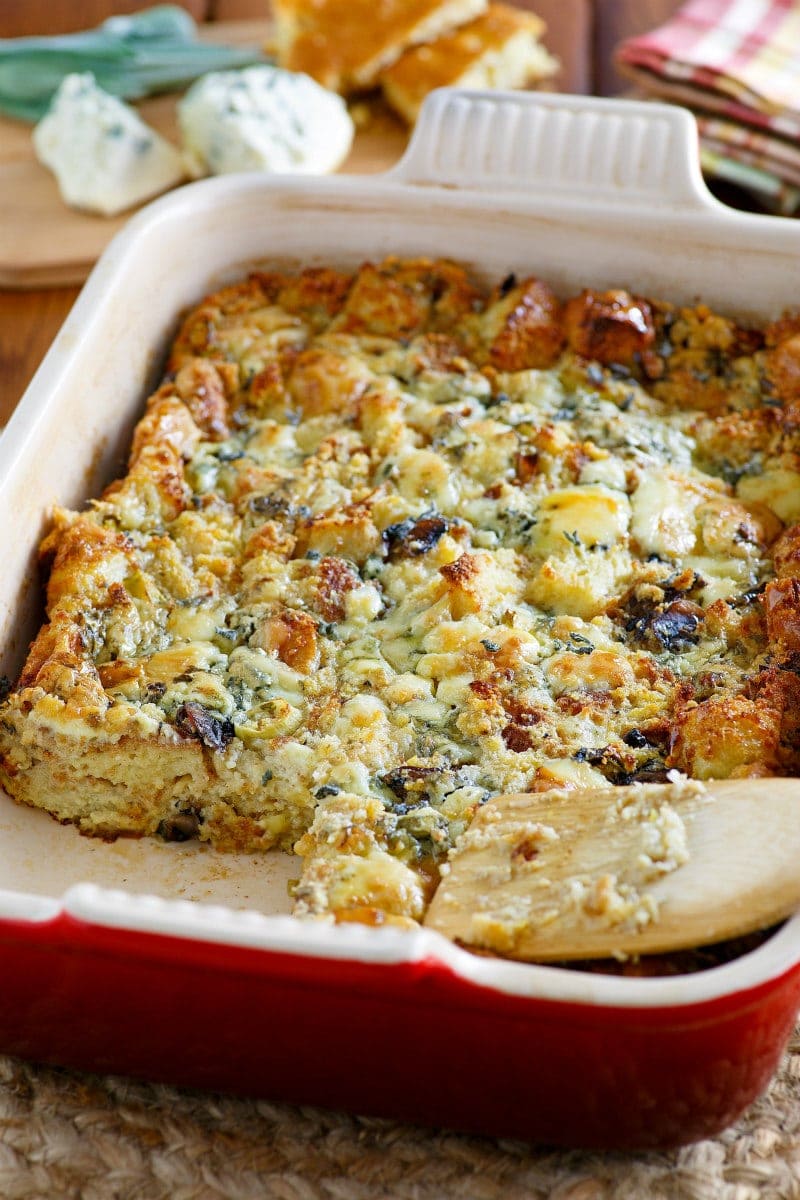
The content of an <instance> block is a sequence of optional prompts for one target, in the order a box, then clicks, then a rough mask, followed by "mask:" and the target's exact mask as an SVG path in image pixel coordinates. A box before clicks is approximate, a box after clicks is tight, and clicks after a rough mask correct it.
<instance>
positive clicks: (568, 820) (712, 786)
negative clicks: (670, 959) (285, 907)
mask: <svg viewBox="0 0 800 1200" xmlns="http://www.w3.org/2000/svg"><path fill="white" fill-rule="evenodd" d="M798 908H800V779H736V780H725V781H721V782H712V781H710V782H708V783H707V784H705V785H704V784H698V783H695V782H694V781H682V782H678V783H675V784H644V785H639V786H633V787H623V788H602V789H587V790H585V791H550V792H543V793H539V794H533V795H518V796H498V797H497V798H495V799H494V800H490V801H489V802H488V803H487V804H485V805H484V806H483V807H482V808H480V809H479V810H478V812H477V814H476V816H475V819H474V820H473V822H472V825H471V826H470V828H469V829H468V830H467V832H466V833H465V834H464V835H462V837H461V838H460V839H459V841H458V843H457V845H456V848H455V850H454V851H453V853H452V855H451V857H450V861H449V863H448V864H447V865H446V866H445V870H444V873H443V877H442V881H441V884H440V885H439V888H438V890H437V892H436V894H435V896H434V898H433V901H432V903H431V906H430V908H429V910H428V914H427V916H426V918H425V924H426V925H427V926H429V927H430V928H433V929H437V930H439V931H440V932H441V933H443V934H445V935H446V936H447V937H449V938H451V939H453V940H455V941H457V942H460V943H462V944H463V945H466V946H470V947H473V948H476V949H479V948H480V949H485V950H490V951H493V952H494V953H497V954H502V955H505V956H507V957H511V958H517V959H523V960H526V961H539V962H545V961H548V960H549V961H554V960H562V961H567V960H570V959H575V960H577V959H589V958H608V957H612V956H615V957H619V956H627V955H639V954H661V953H665V952H669V951H673V950H686V949H690V948H692V947H696V946H704V945H710V944H711V943H713V942H720V941H725V940H727V939H728V938H733V937H739V936H740V935H743V934H746V933H752V932H753V931H754V930H757V929H766V928H768V927H769V926H770V925H773V924H775V923H776V922H778V921H781V920H783V919H785V918H786V917H788V916H789V915H790V914H791V913H793V912H794V911H795V910H796V909H798Z"/></svg>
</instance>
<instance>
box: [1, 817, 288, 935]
mask: <svg viewBox="0 0 800 1200" xmlns="http://www.w3.org/2000/svg"><path fill="white" fill-rule="evenodd" d="M298 873H299V861H298V859H296V858H294V857H293V856H292V855H289V854H282V853H280V852H279V851H270V852H269V853H266V854H261V855H257V856H256V855H253V854H236V853H222V852H220V851H218V850H212V849H211V848H210V847H209V846H206V845H205V844H203V843H200V842H197V841H191V842H185V843H182V844H176V843H174V842H170V843H167V842H162V841H159V840H157V839H155V838H117V840H116V841H113V842H105V841H101V840H99V839H97V838H88V837H84V836H82V835H81V834H80V833H79V832H78V831H77V829H76V828H75V827H74V826H72V825H60V824H59V823H58V822H57V821H55V820H53V818H52V817H50V816H48V815H47V814H45V813H43V812H39V811H36V810H34V809H29V808H24V807H22V806H21V805H17V804H14V802H13V801H12V800H10V799H9V797H7V796H6V795H5V794H4V793H0V891H3V892H18V893H20V894H23V895H26V896H62V895H63V894H64V893H65V892H66V891H67V890H68V889H69V888H71V887H73V886H74V885H75V884H78V883H85V882H87V881H88V882H91V883H94V884H97V885H98V886H100V887H103V888H114V889H118V890H122V891H125V892H130V893H142V892H145V893H148V894H150V895H154V896H160V897H162V898H163V899H165V900H171V899H174V900H196V901H198V902H200V903H202V904H223V905H225V906H226V907H228V908H232V909H256V910H258V911H259V912H265V913H270V914H275V915H279V914H282V913H288V912H289V911H290V907H291V904H290V896H289V888H290V886H291V881H292V879H293V878H296V877H297V875H298Z"/></svg>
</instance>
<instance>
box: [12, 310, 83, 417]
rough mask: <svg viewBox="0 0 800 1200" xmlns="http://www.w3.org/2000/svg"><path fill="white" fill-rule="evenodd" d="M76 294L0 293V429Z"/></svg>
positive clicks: (56, 331) (42, 356)
mask: <svg viewBox="0 0 800 1200" xmlns="http://www.w3.org/2000/svg"><path fill="white" fill-rule="evenodd" d="M79 291H80V288H77V287H65V288H47V289H44V290H42V291H25V292H21V291H3V290H0V425H4V424H5V423H6V421H7V420H8V418H9V417H10V416H11V414H12V412H13V411H14V409H15V407H16V405H17V402H18V401H19V399H20V397H21V395H22V393H23V392H24V391H25V388H26V387H27V386H28V384H29V382H30V380H31V377H32V376H33V373H34V371H35V370H36V368H37V367H38V365H39V363H40V362H41V361H42V359H43V358H44V356H45V353H46V351H47V349H48V347H49V346H50V343H51V342H52V340H53V338H54V337H55V335H56V334H57V333H58V331H59V329H60V328H61V325H62V324H63V322H64V318H65V317H66V315H67V313H68V312H69V310H70V309H71V308H72V305H73V303H74V301H75V298H76V296H77V295H78V292H79Z"/></svg>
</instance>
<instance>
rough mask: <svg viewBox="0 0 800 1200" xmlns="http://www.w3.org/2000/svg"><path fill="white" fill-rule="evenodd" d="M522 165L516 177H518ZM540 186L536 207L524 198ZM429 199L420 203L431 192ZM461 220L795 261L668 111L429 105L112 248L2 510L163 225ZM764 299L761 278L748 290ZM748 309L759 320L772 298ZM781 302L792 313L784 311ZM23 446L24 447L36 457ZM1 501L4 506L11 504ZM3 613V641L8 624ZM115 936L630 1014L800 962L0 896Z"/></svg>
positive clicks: (34, 401)
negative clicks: (598, 956)
mask: <svg viewBox="0 0 800 1200" xmlns="http://www.w3.org/2000/svg"><path fill="white" fill-rule="evenodd" d="M520 163H522V166H521V165H520ZM533 187H535V189H536V196H535V197H534V198H532V197H531V195H530V191H531V189H532V188H533ZM423 188H425V189H427V192H423V191H422V189H423ZM443 193H444V198H445V199H446V202H447V204H448V205H449V206H451V208H452V209H453V211H456V210H457V209H458V208H459V207H463V206H464V205H466V206H467V208H469V206H470V204H472V205H473V206H474V205H475V202H476V197H478V198H480V197H481V196H482V194H484V195H485V194H487V193H488V199H487V201H486V203H488V205H489V207H490V208H491V209H492V211H502V213H503V214H504V215H506V216H508V217H510V216H511V215H514V216H516V217H519V216H521V217H522V218H523V220H524V218H525V216H526V214H527V215H529V216H533V215H534V214H535V215H537V216H538V217H539V218H541V219H547V218H548V217H552V218H555V217H556V216H557V217H558V218H559V219H563V218H564V214H565V213H567V214H568V215H569V218H570V220H572V221H573V222H574V223H575V226H576V229H577V228H578V227H579V226H580V224H581V220H582V216H581V214H584V215H585V220H586V221H587V222H591V221H592V220H593V219H594V218H595V217H596V215H597V213H598V211H599V212H602V213H603V221H604V223H605V224H606V225H607V226H609V227H611V226H614V225H615V224H616V226H617V227H621V228H623V229H624V228H625V227H626V225H628V226H630V228H631V230H632V236H635V235H636V230H637V221H638V224H639V226H641V227H645V226H646V225H647V222H648V220H649V221H650V222H651V226H650V227H651V229H652V228H653V226H652V218H653V214H657V215H658V217H659V221H660V223H661V224H662V225H663V227H664V228H667V227H668V228H671V229H672V230H673V231H674V232H678V233H680V232H681V231H684V232H687V233H688V234H689V235H691V236H692V237H694V238H696V239H699V242H698V244H702V243H703V241H704V239H705V241H706V242H707V243H708V244H709V245H712V244H713V245H714V246H717V247H721V248H722V250H723V252H724V251H725V248H726V247H727V248H728V249H729V250H730V253H734V252H735V249H736V247H737V246H739V245H745V246H746V245H748V244H751V245H753V244H756V243H757V244H758V245H759V246H760V247H761V248H762V252H763V253H764V254H766V255H771V256H773V257H774V256H777V258H778V259H779V258H780V257H781V256H783V257H784V258H785V257H786V256H787V255H789V254H790V253H791V252H792V251H795V252H796V251H798V250H800V230H796V229H794V228H793V227H792V226H790V224H789V223H786V222H781V221H779V220H776V219H772V218H760V217H752V216H747V215H744V214H740V213H735V212H733V210H729V209H725V208H723V207H722V206H720V205H718V204H717V203H716V202H715V201H713V200H712V199H711V198H710V196H709V194H708V193H707V191H706V190H705V187H704V184H703V183H702V180H701V177H700V173H699V167H698V165H697V157H696V137H695V133H694V124H693V122H692V121H691V118H690V117H689V114H688V113H684V112H683V111H682V110H678V109H671V108H667V107H665V106H657V105H644V104H632V103H631V102H624V103H620V102H614V101H597V100H591V99H585V98H577V97H562V96H543V95H535V96H526V95H520V94H519V93H514V94H498V95H496V96H492V97H487V96H486V95H485V94H481V93H469V92H462V93H458V92H442V93H437V94H434V96H433V97H431V98H430V99H429V101H428V103H427V105H426V108H425V111H424V114H423V117H422V118H421V120H420V122H419V124H418V127H417V131H416V133H415V137H414V139H413V141H412V145H411V146H410V148H409V151H408V153H407V154H406V156H405V157H404V159H403V161H402V162H401V163H400V164H399V166H398V167H397V168H396V169H395V170H393V171H391V172H389V173H387V174H386V175H385V176H383V177H378V178H374V179H366V178H359V179H355V178H343V177H338V178H335V179H324V180H322V179H320V180H313V181H309V180H307V179H306V180H302V181H298V180H296V179H289V178H284V179H264V178H261V177H259V178H255V177H253V176H243V177H227V178H222V179H216V180H211V181H207V182H203V183H200V184H195V185H192V186H191V187H190V188H185V189H181V190H180V191H179V192H177V193H174V194H172V195H170V196H167V197H164V198H163V199H161V200H159V201H156V202H155V203H154V204H152V205H150V206H149V207H148V208H147V209H145V210H144V211H143V212H141V213H140V214H138V215H137V216H136V217H135V218H134V219H132V220H131V222H130V223H129V224H128V225H127V226H126V228H125V229H124V230H123V231H122V233H120V234H119V235H117V237H116V238H115V239H114V241H113V242H112V243H111V245H110V246H109V248H108V250H107V251H106V253H105V254H104V255H103V257H102V259H101V260H100V262H99V263H98V265H97V267H96V268H95V270H94V271H93V273H92V275H91V277H90V279H89V281H88V283H87V285H86V287H85V289H84V291H83V293H82V295H81V297H80V298H79V300H78V302H77V304H76V306H75V308H74V309H73V312H72V313H71V315H70V317H69V318H68V320H67V322H66V323H65V326H64V328H63V329H62V331H61V333H60V334H59V336H58V338H57V339H56V341H55V343H54V345H53V347H52V348H51V350H50V352H49V353H48V355H47V357H46V359H45V361H44V362H43V364H42V366H41V367H40V369H39V371H38V372H37V375H36V377H35V378H34V380H33V381H32V383H31V385H30V387H29V389H28V391H27V392H26V394H25V397H24V398H23V400H22V401H21V402H20V405H19V406H18V409H17V411H16V413H15V415H14V417H13V418H12V421H11V422H10V424H9V427H8V429H7V431H6V433H5V434H4V436H3V438H2V440H1V441H0V499H5V500H6V502H8V499H9V496H10V495H11V490H10V485H9V486H7V487H6V486H5V484H4V482H2V481H6V482H7V481H9V480H11V479H12V478H13V476H14V472H15V471H17V473H19V470H20V466H19V464H20V463H24V462H25V456H26V452H27V453H28V454H30V453H31V450H30V447H31V445H32V443H33V440H34V439H35V436H36V435H37V432H38V435H39V436H41V431H42V423H43V422H45V423H46V422H48V421H50V420H51V419H52V417H53V415H54V412H53V410H54V408H55V401H54V400H53V398H54V397H57V396H58V394H59V392H60V391H61V389H62V388H63V387H64V386H65V381H66V380H67V379H68V378H69V376H70V373H71V372H74V371H75V370H76V369H77V366H76V364H77V362H78V357H79V352H80V349H81V346H82V344H83V342H84V340H85V338H86V337H87V336H89V333H90V331H91V330H92V329H93V328H95V327H96V325H97V323H98V322H102V314H103V312H104V311H105V310H106V308H107V306H108V305H109V304H110V303H111V302H112V301H113V298H114V297H115V296H116V295H118V294H119V293H120V292H124V284H125V280H126V278H127V277H128V273H129V272H130V271H131V270H132V269H133V268H134V265H135V264H136V262H137V258H138V257H139V255H140V252H141V248H142V246H143V245H144V243H145V242H146V240H147V238H148V236H150V234H151V233H152V231H153V230H154V229H155V228H156V227H157V226H158V225H159V223H163V222H167V223H169V222H170V221H172V222H173V223H174V222H176V221H181V220H183V219H189V218H190V217H191V215H192V213H193V212H197V211H199V210H200V209H201V208H202V207H203V206H206V207H208V206H212V207H213V206H215V205H216V206H224V205H225V204H226V203H231V202H233V201H234V200H235V199H236V198H237V197H242V196H248V195H249V196H251V197H252V198H257V197H261V198H263V199H264V201H265V202H266V200H267V199H268V198H269V197H273V198H275V197H280V196H283V197H294V198H295V201H298V200H299V198H301V197H311V198H312V199H315V201H316V202H318V204H319V208H320V210H321V211H324V209H325V206H326V204H330V203H331V202H332V198H334V199H335V197H337V196H339V197H342V196H347V197H349V198H350V199H351V200H353V199H354V198H356V197H358V196H360V195H366V196H369V197H371V198H372V199H373V200H382V199H385V200H386V202H387V203H388V204H389V205H390V206H391V207H392V208H393V210H394V211H401V210H402V208H403V205H404V204H405V205H406V206H413V205H414V204H416V203H419V201H420V199H422V201H423V202H424V201H425V199H426V197H430V199H431V200H433V198H434V196H436V198H437V202H439V201H441V199H442V195H443ZM753 283H754V287H755V290H756V292H758V287H757V280H756V279H755V278H754V280H753ZM752 290H753V289H749V290H748V295H749V302H750V303H751V304H752V305H753V308H754V310H755V311H759V310H761V309H762V307H763V303H765V302H766V300H767V299H768V298H769V299H770V301H771V302H772V303H773V304H774V301H775V297H774V296H772V295H771V294H770V291H769V289H767V290H766V291H765V292H764V293H763V294H761V293H758V294H756V295H755V296H753V295H752V294H751V293H752ZM778 300H779V303H780V304H781V305H783V304H785V303H787V302H788V301H786V300H782V299H780V297H779V298H778ZM26 447H27V450H26ZM4 493H5V495H4ZM12 621H13V614H6V621H5V630H6V635H8V634H9V631H10V630H11V628H12V627H13V626H12V624H11V622H12ZM62 912H63V913H66V914H69V915H70V916H72V917H74V918H76V919H78V920H82V921H86V922H88V923H90V924H93V925H98V926H103V927H107V928H112V929H121V930H122V929H125V930H134V931H138V932H142V933H151V934H156V935H171V936H175V937H180V938H186V939H190V940H194V941H203V942H211V943H221V944H228V945H237V946H243V947H250V948H253V949H261V950H270V951H276V952H282V953H289V954H295V955H303V956H311V957H320V958H325V959H331V960H343V959H347V960H357V961H361V962H365V963H376V964H389V963H404V962H405V963H422V962H425V961H434V962H436V963H440V964H442V965H443V966H446V967H448V968H449V969H451V970H452V971H453V972H454V973H455V974H456V975H457V976H459V977H460V978H462V979H464V980H465V981H466V982H469V983H473V984H477V985H480V986H483V987H487V988H490V989H493V990H495V991H497V992H502V993H506V994H508V995H515V996H524V997H530V998H537V999H543V1000H551V1001H563V1002H571V1003H578V1004H592V1005H600V1006H610V1007H621V1008H647V1009H657V1008H672V1007H676V1008H683V1007H686V1006H689V1005H695V1004H699V1003H705V1002H713V1001H716V1000H721V999H723V998H725V997H731V996H733V995H735V994H736V993H740V992H743V991H748V990H750V989H754V988H757V987H759V986H762V985H766V984H768V983H769V982H770V981H773V980H776V979H778V978H779V977H781V976H782V975H784V974H785V973H786V972H788V971H790V970H791V969H792V968H793V967H795V966H796V965H797V962H798V959H800V915H798V916H796V917H795V918H793V919H792V920H790V921H789V922H787V923H786V925H784V926H783V927H782V929H781V930H779V931H778V932H777V933H776V934H775V935H774V936H772V937H771V938H770V939H769V940H768V941H767V942H765V943H764V944H763V945H762V946H761V947H759V948H758V949H756V950H755V951H753V952H751V953H750V954H747V955H745V956H743V957H741V958H739V959H736V960H734V961H733V962H730V963H727V964H725V965H723V966H720V967H716V968H714V969H712V970H709V971H704V972H700V973H697V974H694V975H688V976H676V977H671V978H662V979H628V978H617V977H612V976H597V975H591V974H584V973H582V972H575V971H568V970H564V969H562V968H553V967H544V966H529V965H523V964H517V963H512V962H502V961H496V960H492V959H486V958H481V957H475V956H473V955H471V954H469V953H467V952H466V951H464V950H462V949H460V948H459V947H457V946H455V945H453V944H452V943H450V942H448V941H447V940H446V939H444V938H443V937H441V936H440V935H438V934H436V933H433V932H431V931H429V930H424V929H420V930H418V931H414V932H410V933H409V932H401V931H396V930H391V929H383V930H370V929H365V928H361V927H354V926H331V925H328V924H326V923H319V924H317V923H301V922H298V921H296V920H294V919H293V918H291V917H286V916H266V915H264V914H263V913H260V912H253V911H234V910H233V909H229V908H224V907H219V906H213V905H206V904H200V903H197V902H195V901H182V900H166V899H162V898H158V897H155V896H147V895H138V894H131V893H128V892H123V891H116V890H113V889H108V888H103V887H98V886H97V885H96V884H93V883H89V882H87V883H81V884H78V885H77V886H74V887H71V888H69V889H68V890H67V891H66V892H65V893H64V894H63V895H62V896H60V897H49V896H35V895H29V894H27V893H23V892H14V891H0V919H5V920H13V921H23V922H46V921H50V920H53V919H54V918H56V917H57V916H58V915H59V913H62Z"/></svg>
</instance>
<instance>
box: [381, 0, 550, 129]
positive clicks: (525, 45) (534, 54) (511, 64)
mask: <svg viewBox="0 0 800 1200" xmlns="http://www.w3.org/2000/svg"><path fill="white" fill-rule="evenodd" d="M544 30H545V24H544V22H543V21H542V19H541V18H540V17H537V16H536V15H535V14H534V13H530V12H522V11H521V10H520V9H517V8H512V7H510V5H507V4H490V5H489V8H488V9H487V11H486V12H485V13H481V15H480V16H478V17H476V18H475V20H474V21H470V22H469V23H468V24H466V25H462V26H461V28H459V29H455V30H451V31H450V32H448V33H445V34H443V35H442V36H441V37H439V38H437V40H436V41H433V42H430V43H426V44H425V45H422V46H414V47H413V48H412V49H410V50H407V51H406V52H405V54H403V55H402V56H401V57H400V58H399V59H398V60H397V62H395V63H393V64H392V65H391V66H390V67H388V68H387V69H386V70H385V71H384V72H383V73H382V74H381V77H380V83H381V85H382V87H383V91H384V94H385V96H386V99H387V100H388V102H389V103H390V104H391V106H392V107H393V108H394V109H396V110H397V112H398V113H400V115H401V116H402V117H404V118H405V120H406V121H408V122H409V123H410V124H413V122H414V121H415V120H416V119H417V116H418V115H419V110H420V108H421V106H422V102H423V100H424V99H425V97H426V96H427V95H428V93H429V92H431V91H433V89H434V88H438V87H471V88H519V87H526V86H528V85H529V84H532V83H538V82H540V81H542V80H544V79H548V78H550V77H551V76H552V75H553V74H554V73H555V72H556V71H557V70H558V61H557V60H556V59H555V58H553V57H552V55H551V54H549V53H548V51H547V50H546V49H545V47H544V46H543V45H542V44H541V42H540V41H539V38H540V37H541V35H542V34H543V33H544Z"/></svg>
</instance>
